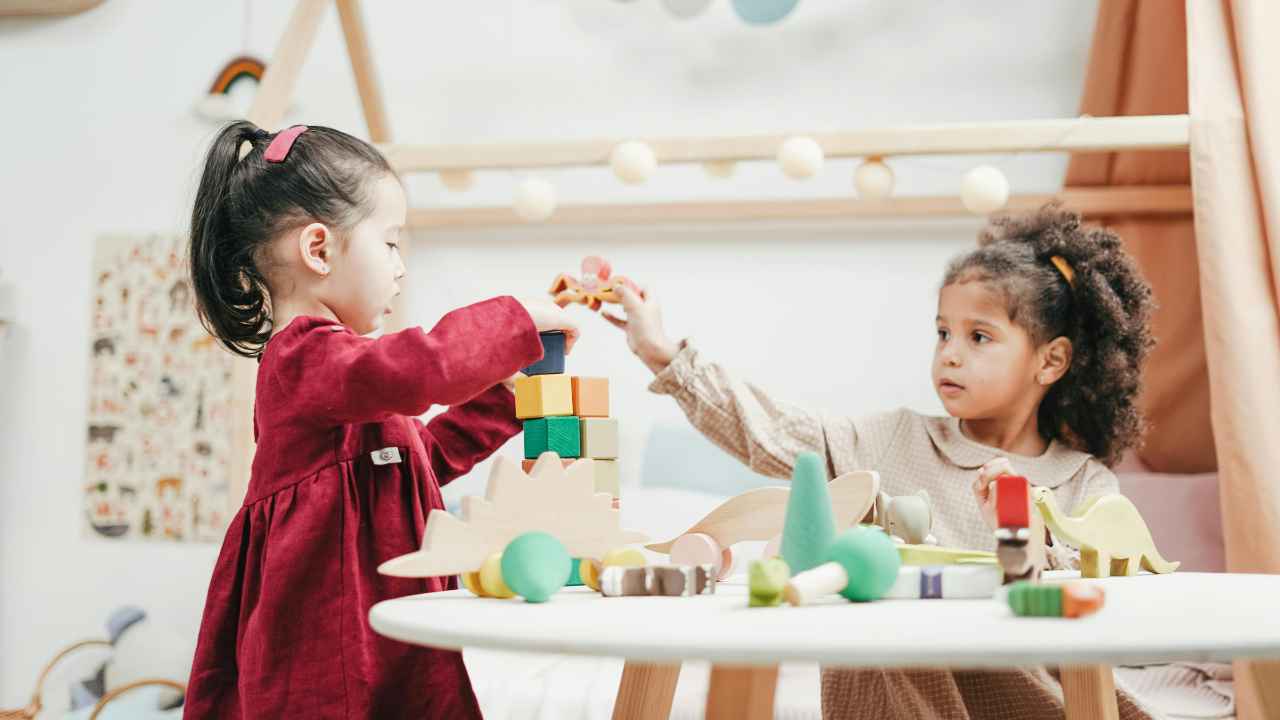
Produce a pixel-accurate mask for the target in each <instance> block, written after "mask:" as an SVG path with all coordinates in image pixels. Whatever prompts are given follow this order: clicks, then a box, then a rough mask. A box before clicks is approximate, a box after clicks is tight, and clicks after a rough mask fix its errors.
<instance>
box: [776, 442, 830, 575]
mask: <svg viewBox="0 0 1280 720" xmlns="http://www.w3.org/2000/svg"><path fill="white" fill-rule="evenodd" d="M835 537H836V521H835V515H834V513H833V511H832V509H831V492H830V490H829V489H828V488H827V469H826V467H825V466H824V465H823V462H822V458H821V457H820V456H819V455H818V454H817V453H813V452H803V453H800V454H799V455H798V456H796V464H795V469H794V470H792V473H791V496H790V497H789V498H788V499H787V515H786V520H785V522H784V523H783V526H782V559H783V560H786V561H787V566H788V567H789V568H791V572H793V573H802V572H804V571H806V570H810V569H812V568H815V567H817V566H818V565H821V564H822V563H824V562H826V561H827V548H828V546H830V545H831V541H832V540H834V539H835Z"/></svg>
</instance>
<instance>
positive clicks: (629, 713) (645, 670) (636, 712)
mask: <svg viewBox="0 0 1280 720" xmlns="http://www.w3.org/2000/svg"><path fill="white" fill-rule="evenodd" d="M679 678H680V666H679V665H651V664H648V663H639V662H631V661H630V660H628V661H627V663H626V664H625V665H623V666H622V682H621V683H619V684H618V698H617V700H615V701H614V703H613V720H633V719H634V720H667V718H668V717H670V716H671V701H672V700H673V699H674V698H675V694H676V680H678V679H679Z"/></svg>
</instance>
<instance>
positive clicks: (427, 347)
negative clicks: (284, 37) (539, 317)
mask: <svg viewBox="0 0 1280 720" xmlns="http://www.w3.org/2000/svg"><path fill="white" fill-rule="evenodd" d="M304 320H305V321H307V322H310V323H311V326H309V327H306V328H305V329H304V330H303V331H302V332H299V333H292V334H288V335H286V334H284V333H282V334H281V335H280V336H277V338H275V339H273V342H275V341H276V340H282V341H284V342H283V344H282V345H281V346H279V347H271V346H268V350H267V351H268V352H274V353H276V356H275V358H274V360H273V367H274V368H275V371H274V373H273V375H272V376H271V379H272V380H273V381H274V382H277V383H279V384H280V385H281V386H282V388H285V389H287V390H288V395H289V396H290V397H292V398H295V399H294V400H293V404H294V406H295V408H296V411H297V413H298V414H299V416H301V417H302V418H304V419H306V420H307V421H308V422H310V423H312V424H316V425H320V426H323V427H329V426H334V425H342V424H348V423H364V422H376V421H382V420H385V419H387V418H388V417H391V416H393V415H421V414H422V413H424V412H426V411H427V410H428V409H429V408H430V407H431V406H433V405H458V404H462V403H465V402H466V401H468V400H470V399H471V398H473V397H476V396H477V395H479V394H480V393H482V392H484V391H485V390H486V389H488V388H490V387H492V386H493V385H494V384H495V383H498V382H499V381H501V380H502V379H504V378H506V377H509V376H511V375H512V374H514V373H515V372H516V371H517V370H519V369H520V368H522V367H525V366H526V365H528V364H530V363H531V362H534V361H536V360H538V358H540V357H541V356H542V344H541V342H539V340H538V333H537V330H536V328H535V327H534V325H533V321H532V319H531V318H530V317H529V314H528V313H527V312H525V310H524V307H523V306H522V305H520V304H519V303H518V302H516V301H515V300H514V299H513V298H509V297H500V298H494V299H492V300H486V301H484V302H480V303H476V304H474V305H470V306H468V307H464V308H460V309H458V310H454V311H452V312H450V313H448V314H447V315H445V316H444V317H443V318H441V320H440V322H439V323H437V324H436V326H435V327H434V328H432V329H431V331H430V332H424V331H423V330H422V328H418V327H414V328H409V329H406V330H402V331H400V332H397V333H392V334H389V335H384V336H382V337H380V338H377V339H370V338H366V337H362V336H359V335H356V334H355V333H354V332H352V331H351V330H349V329H348V328H346V327H345V326H342V325H338V324H333V323H325V322H323V321H319V320H315V319H304Z"/></svg>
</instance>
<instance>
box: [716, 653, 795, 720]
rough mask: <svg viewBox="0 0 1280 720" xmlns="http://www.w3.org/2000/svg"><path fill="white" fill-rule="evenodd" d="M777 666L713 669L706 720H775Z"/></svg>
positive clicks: (729, 666)
mask: <svg viewBox="0 0 1280 720" xmlns="http://www.w3.org/2000/svg"><path fill="white" fill-rule="evenodd" d="M777 687H778V666H777V665H773V666H771V667H739V666H735V665H712V666H711V686H710V687H709V688H708V689H707V720H720V719H721V718H725V719H726V720H727V719H732V720H739V719H740V720H772V718H773V693H774V691H775V690H776V689H777Z"/></svg>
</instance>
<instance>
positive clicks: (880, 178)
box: [853, 158, 893, 200]
mask: <svg viewBox="0 0 1280 720" xmlns="http://www.w3.org/2000/svg"><path fill="white" fill-rule="evenodd" d="M853 187H854V188H855V189H856V190H857V191H858V197H860V198H865V199H867V200H883V199H885V198H887V197H889V196H890V195H892V194H893V169H892V168H890V167H889V166H888V165H885V164H884V162H883V161H882V160H880V158H871V159H869V160H867V161H866V162H864V163H862V164H861V165H859V166H858V169H857V170H855V171H854V172H853Z"/></svg>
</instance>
